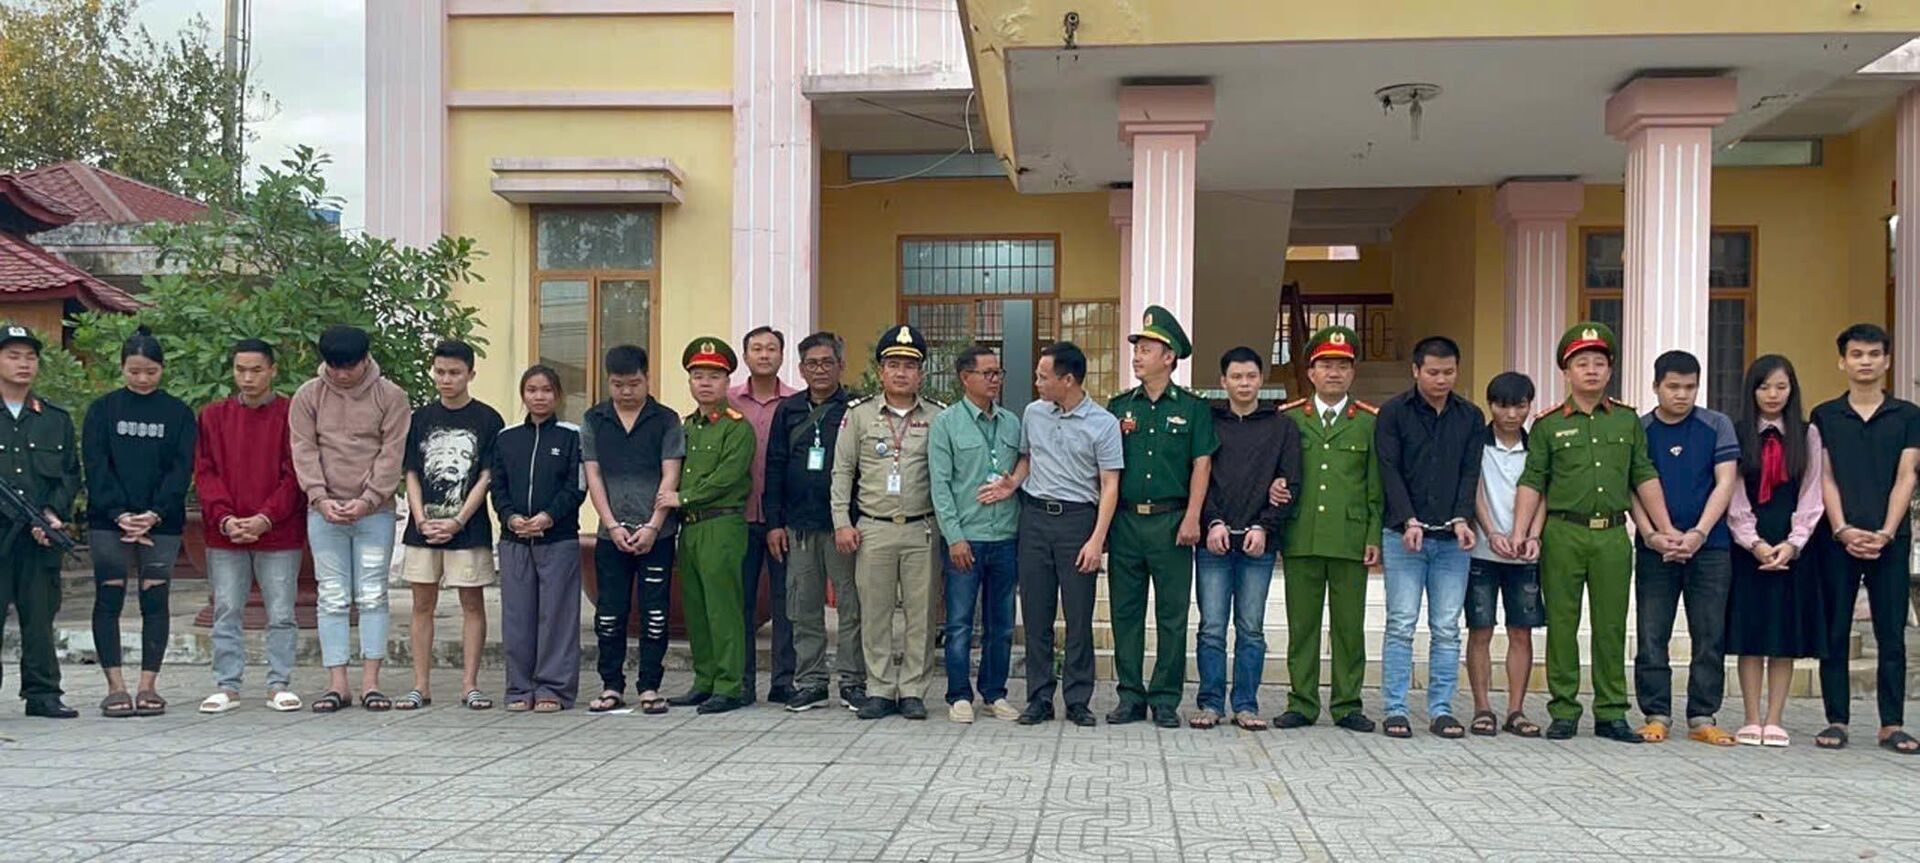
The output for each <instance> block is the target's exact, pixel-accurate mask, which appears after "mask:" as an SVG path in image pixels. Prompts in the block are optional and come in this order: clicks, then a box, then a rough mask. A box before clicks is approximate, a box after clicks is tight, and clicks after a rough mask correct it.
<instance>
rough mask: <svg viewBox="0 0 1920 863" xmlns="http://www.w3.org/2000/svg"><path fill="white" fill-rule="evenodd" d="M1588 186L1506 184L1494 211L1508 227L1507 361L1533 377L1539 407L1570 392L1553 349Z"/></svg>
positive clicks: (1563, 319)
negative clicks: (1570, 233)
mask: <svg viewBox="0 0 1920 863" xmlns="http://www.w3.org/2000/svg"><path fill="white" fill-rule="evenodd" d="M1584 198H1585V187H1583V186H1581V185H1580V184H1579V183H1577V182H1567V181H1524V180H1516V181H1513V182H1508V183H1503V184H1501V186H1500V189H1499V191H1497V192H1495V193H1494V195H1493V214H1494V218H1495V219H1497V220H1499V222H1500V224H1501V226H1502V227H1504V228H1505V229H1506V235H1507V236H1506V240H1507V329H1506V337H1507V338H1506V344H1507V354H1506V366H1507V368H1509V369H1512V370H1514V371H1517V372H1520V373H1522V374H1525V375H1526V376H1527V377H1530V378H1532V379H1533V386H1534V389H1535V391H1536V393H1537V395H1536V398H1535V404H1536V405H1537V406H1539V407H1541V408H1545V407H1546V406H1548V405H1553V404H1558V403H1559V402H1560V401H1561V400H1563V399H1565V398H1566V397H1567V390H1566V382H1565V381H1564V380H1563V379H1562V378H1561V376H1560V365H1559V363H1558V362H1556V361H1555V358H1554V355H1553V352H1554V349H1555V348H1556V347H1557V346H1558V345H1559V342H1560V335H1561V333H1562V332H1563V331H1564V329H1565V328H1566V326H1567V325H1568V324H1569V323H1571V321H1569V320H1567V267H1568V254H1567V222H1568V221H1569V220H1571V219H1572V218H1573V217H1574V216H1575V215H1577V214H1578V213H1579V212H1580V208H1581V206H1582V205H1583V204H1584Z"/></svg>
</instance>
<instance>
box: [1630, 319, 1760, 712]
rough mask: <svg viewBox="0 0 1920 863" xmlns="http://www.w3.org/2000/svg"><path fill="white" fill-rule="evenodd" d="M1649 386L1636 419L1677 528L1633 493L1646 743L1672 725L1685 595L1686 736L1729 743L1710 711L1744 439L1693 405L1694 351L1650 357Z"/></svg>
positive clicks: (1638, 687) (1716, 699)
mask: <svg viewBox="0 0 1920 863" xmlns="http://www.w3.org/2000/svg"><path fill="white" fill-rule="evenodd" d="M1653 391H1654V394H1655V395H1656V396H1657V398H1658V401H1657V403H1656V405H1655V407H1654V409H1653V410H1651V411H1648V412H1647V413H1646V414H1645V415H1644V416H1642V417H1641V418H1640V424H1641V425H1642V426H1643V427H1644V428H1645V429H1646V430H1647V452H1648V454H1649V455H1650V456H1651V457H1652V459H1653V467H1654V469H1655V470H1656V471H1658V472H1659V474H1660V490H1661V491H1662V492H1663V493H1664V494H1665V495H1666V498H1667V512H1668V514H1669V515H1670V516H1671V520H1672V522H1673V526H1674V529H1675V530H1677V531H1680V534H1679V535H1678V536H1677V537H1676V536H1674V535H1672V534H1664V535H1663V534H1660V533H1658V532H1656V531H1655V530H1654V529H1653V525H1652V523H1651V522H1650V521H1649V520H1648V518H1647V516H1646V513H1645V512H1643V511H1642V510H1641V508H1640V505H1639V504H1638V503H1637V502H1636V503H1635V504H1634V507H1633V520H1634V523H1635V525H1636V526H1637V527H1638V529H1639V538H1638V540H1637V543H1636V545H1637V548H1636V555H1635V556H1636V561H1635V567H1634V569H1635V577H1634V599H1635V601H1636V602H1637V604H1638V621H1637V622H1638V626H1639V630H1640V636H1639V649H1638V650H1637V651H1636V652H1635V654H1634V658H1633V686H1634V692H1635V694H1636V696H1637V697H1638V699H1639V701H1640V712H1641V713H1643V714H1645V715H1646V724H1645V725H1643V726H1641V728H1640V736H1641V738H1642V739H1644V740H1646V741H1647V742H1648V743H1659V742H1661V741H1663V740H1666V739H1667V729H1668V728H1669V727H1671V725H1672V724H1673V720H1672V705H1673V669H1672V667H1671V666H1670V665H1669V664H1668V660H1667V642H1668V640H1669V639H1671V638H1672V637H1673V619H1674V614H1675V613H1676V611H1677V609H1676V606H1677V604H1678V603H1679V601H1680V598H1681V596H1683V595H1684V596H1685V597H1686V602H1687V631H1688V633H1689V634H1690V635H1691V636H1692V638H1693V661H1692V663H1691V664H1690V665H1689V666H1688V678H1687V726H1688V728H1689V729H1690V731H1689V732H1688V736H1689V737H1692V738H1693V739H1694V740H1697V741H1700V742H1701V743H1708V744H1712V745H1715V746H1732V745H1733V744H1734V739H1733V735H1732V734H1730V733H1728V732H1727V731H1726V730H1725V729H1722V728H1720V726H1719V725H1718V724H1717V723H1716V722H1715V720H1714V714H1716V713H1718V712H1719V711H1720V700H1721V697H1722V696H1723V695H1724V694H1725V689H1726V679H1727V676H1726V646H1725V638H1724V634H1725V632H1726V622H1727V590H1728V587H1729V586H1730V585H1731V583H1732V580H1733V564H1732V558H1731V557H1730V554H1731V552H1730V549H1731V548H1732V547H1733V542H1732V538H1731V537H1730V536H1729V535H1728V533H1727V523H1726V518H1725V516H1726V513H1727V505H1728V504H1729V503H1730V502H1732V500H1733V494H1734V491H1735V489H1736V488H1737V487H1738V485H1739V473H1738V471H1739V467H1738V465H1739V461H1740V442H1739V439H1738V438H1737V437H1736V436H1735V434H1734V430H1733V421H1732V420H1730V419H1728V418H1727V415H1726V414H1723V413H1719V412H1717V411H1713V410H1709V409H1707V408H1703V407H1699V406H1697V405H1696V404H1694V402H1695V401H1696V399H1697V398H1698V397H1699V393H1700V360H1699V359H1698V358H1696V357H1694V355H1692V354H1690V353H1687V352H1686V351H1668V352H1666V353H1664V354H1661V355H1660V356H1659V357H1658V358H1657V359H1655V360H1654V362H1653Z"/></svg>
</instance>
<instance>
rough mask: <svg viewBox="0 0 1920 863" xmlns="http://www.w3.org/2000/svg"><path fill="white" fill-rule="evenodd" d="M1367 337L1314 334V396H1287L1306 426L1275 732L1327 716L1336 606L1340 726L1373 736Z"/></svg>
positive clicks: (1331, 706) (1310, 358)
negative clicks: (1362, 381)
mask: <svg viewBox="0 0 1920 863" xmlns="http://www.w3.org/2000/svg"><path fill="white" fill-rule="evenodd" d="M1359 343H1360V338H1359V336H1357V335H1356V334H1355V333H1354V331H1353V330H1350V329H1348V328H1346V327H1326V328H1324V329H1322V330H1320V331H1319V332H1317V333H1314V334H1313V338H1311V339H1308V340H1307V345H1306V351H1307V378H1308V380H1310V381H1312V382H1313V395H1311V396H1309V397H1307V398H1303V399H1297V400H1295V401H1292V402H1288V403H1287V404H1285V405H1282V406H1281V409H1280V410H1281V413H1283V414H1285V415H1287V416H1288V417H1290V418H1292V419H1293V421H1294V424H1295V425H1298V426H1299V427H1300V464H1301V467H1302V471H1301V476H1302V481H1301V483H1300V493H1299V495H1298V496H1297V497H1296V499H1295V501H1294V505H1293V516H1292V518H1291V520H1289V521H1288V522H1287V527H1286V536H1285V537H1284V543H1283V544H1282V546H1281V551H1282V555H1283V556H1284V558H1285V560H1286V565H1285V567H1284V571H1285V575H1284V577H1285V578H1286V591H1287V679H1288V682H1289V684H1290V686H1289V691H1288V692H1287V710H1286V712H1285V713H1282V714H1280V715H1279V716H1277V717H1275V718H1274V720H1273V724H1274V727H1276V728H1282V729H1286V728H1304V727H1306V726H1308V725H1312V724H1313V723H1315V722H1317V721H1319V719H1320V609H1321V607H1322V606H1323V605H1324V606H1326V607H1328V608H1329V612H1328V617H1327V630H1328V637H1329V638H1330V639H1331V640H1332V641H1333V698H1332V699H1331V701H1330V702H1329V703H1328V705H1327V713H1328V715H1330V716H1332V717H1333V722H1334V724H1335V725H1338V726H1340V727H1341V728H1345V729H1347V730H1349V731H1359V732H1363V733H1364V732H1368V731H1372V730H1373V728H1374V725H1373V720H1371V719H1368V718H1367V717H1366V714H1364V713H1362V712H1360V685H1361V684H1362V683H1363V682H1364V681H1365V679H1366V671H1367V645H1366V640H1365V637H1366V613H1367V567H1370V566H1373V565H1374V564H1377V563H1379V562H1380V510H1381V506H1382V505H1383V503H1384V492H1383V491H1382V486H1381V482H1380V462H1379V460H1378V459H1376V458H1375V457H1374V449H1373V432H1374V418H1375V415H1376V414H1378V413H1379V410H1378V409H1377V408H1375V407H1374V406H1373V405H1370V404H1367V403H1366V402H1363V401H1360V400H1358V399H1355V398H1353V397H1352V396H1351V395H1349V393H1348V390H1349V389H1350V388H1352V386H1353V361H1354V352H1355V348H1356V347H1357V346H1358V345H1359Z"/></svg>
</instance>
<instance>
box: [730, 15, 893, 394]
mask: <svg viewBox="0 0 1920 863" xmlns="http://www.w3.org/2000/svg"><path fill="white" fill-rule="evenodd" d="M813 7H814V4H812V3H794V2H789V0H737V2H735V3H734V10H733V21H734V27H733V33H734V36H733V292H732V294H733V295H732V300H733V302H732V307H733V316H732V317H733V332H732V333H730V334H729V335H730V337H732V338H736V339H737V338H739V337H740V336H741V335H743V334H745V333H746V331H747V330H749V329H752V328H754V327H757V326H760V325H762V324H764V325H767V326H770V327H773V328H774V329H777V330H780V331H781V332H783V333H785V334H786V336H787V346H788V348H789V350H788V351H787V361H786V363H785V364H784V366H783V367H782V369H781V377H783V378H785V379H786V380H787V381H788V382H790V383H798V382H799V380H800V376H799V369H798V366H797V364H796V360H795V354H796V353H797V352H796V351H794V350H792V347H793V346H794V345H797V344H799V342H800V340H801V339H803V338H806V336H807V334H808V333H811V332H812V331H813V330H814V329H815V327H814V318H815V317H816V315H817V314H818V312H819V298H818V296H817V294H816V292H815V278H816V275H815V272H816V264H817V262H818V251H817V248H818V247H817V243H816V241H817V239H818V237H819V232H820V219H819V214H820V206H819V200H818V198H817V194H818V188H819V176H818V173H817V170H816V169H817V167H818V165H819V161H820V160H819V153H818V151H817V148H816V146H815V142H814V138H813V103H812V102H811V101H809V100H808V99H807V97H806V95H805V94H804V93H803V92H802V91H801V84H802V82H803V81H804V79H805V76H806V68H805V66H806V51H807V41H806V40H807V34H808V32H809V27H808V21H809V16H810V15H811V10H812V9H813ZM843 335H846V336H847V337H848V338H849V340H850V341H852V342H853V343H854V348H855V349H856V350H857V349H859V347H858V346H859V344H861V339H862V338H863V336H862V334H859V333H845V334H843ZM739 376H740V377H741V378H743V379H744V378H745V376H746V372H745V370H744V369H743V370H742V371H741V372H740V373H739Z"/></svg>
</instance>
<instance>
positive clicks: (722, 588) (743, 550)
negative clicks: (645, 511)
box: [658, 337, 754, 713]
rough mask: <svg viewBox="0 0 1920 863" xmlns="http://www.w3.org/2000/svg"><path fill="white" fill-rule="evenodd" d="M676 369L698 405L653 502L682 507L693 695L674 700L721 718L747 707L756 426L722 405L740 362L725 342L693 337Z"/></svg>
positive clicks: (683, 587)
mask: <svg viewBox="0 0 1920 863" xmlns="http://www.w3.org/2000/svg"><path fill="white" fill-rule="evenodd" d="M680 365H681V367H683V368H685V369H686V370H687V388H688V389H689V390H690V391H691V392H692V394H693V400H694V402H695V403H696V404H697V405H698V406H697V407H695V408H694V410H693V413H690V414H687V418H686V431H687V458H686V461H685V462H684V463H683V464H682V465H681V467H680V489H679V491H663V492H660V497H659V500H658V505H659V506H663V507H669V508H678V509H679V510H680V519H681V525H682V527H681V528H680V576H681V581H680V599H681V605H682V613H683V615H684V616H685V618H686V621H687V643H688V646H689V647H691V648H692V649H693V690H692V691H691V692H688V693H687V694H686V695H683V696H680V697H679V698H677V699H672V702H673V703H676V704H683V705H685V704H697V705H699V712H701V713H725V712H727V711H729V710H738V709H740V708H742V707H745V706H747V700H746V697H745V692H744V690H743V688H742V687H743V685H744V679H745V674H746V666H747V650H748V649H749V648H748V647H747V631H746V622H745V621H744V620H742V619H741V617H740V607H741V605H740V604H741V602H742V599H741V593H742V590H743V588H742V587H741V584H740V567H741V565H742V563H743V562H744V561H745V560H746V557H747V518H746V511H747V493H748V491H749V490H750V489H752V487H753V476H752V474H751V473H750V472H749V469H750V468H751V467H752V465H753V448H754V437H753V426H752V424H750V423H748V422H747V418H746V417H745V416H743V415H742V414H741V413H740V412H739V411H736V410H734V409H733V407H732V406H730V405H728V404H727V376H728V375H731V374H733V369H734V366H735V365H737V361H736V360H735V359H734V354H733V348H732V347H729V346H728V345H727V340H726V339H720V338H713V337H703V338H698V339H694V340H693V342H692V343H690V344H688V345H687V349H686V351H685V352H683V353H682V354H681V355H680Z"/></svg>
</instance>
